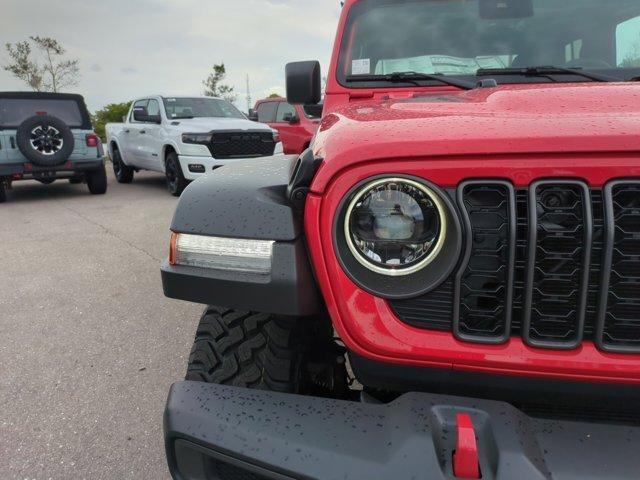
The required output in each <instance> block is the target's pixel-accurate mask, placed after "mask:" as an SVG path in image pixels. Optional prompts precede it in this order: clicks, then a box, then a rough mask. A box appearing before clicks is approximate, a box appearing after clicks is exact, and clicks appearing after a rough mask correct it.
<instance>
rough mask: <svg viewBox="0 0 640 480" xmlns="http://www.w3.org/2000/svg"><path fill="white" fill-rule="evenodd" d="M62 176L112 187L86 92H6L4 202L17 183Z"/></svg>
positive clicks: (1, 160) (0, 120)
mask: <svg viewBox="0 0 640 480" xmlns="http://www.w3.org/2000/svg"><path fill="white" fill-rule="evenodd" d="M60 179H68V180H69V181H70V182H71V183H81V182H82V181H83V180H84V181H86V183H87V186H88V187H89V191H90V192H91V193H92V194H103V193H105V192H106V191H107V176H106V172H105V167H104V152H103V149H102V143H101V142H100V139H99V138H98V136H97V135H96V134H95V133H94V131H93V127H92V126H91V117H90V116H89V112H88V110H87V107H86V105H85V103H84V99H83V98H82V96H80V95H71V94H63V93H34V92H0V203H1V202H5V201H6V200H7V188H8V187H10V186H11V184H12V183H13V182H17V181H20V180H37V181H39V182H40V183H43V184H45V185H48V184H50V183H53V182H55V181H56V180H60Z"/></svg>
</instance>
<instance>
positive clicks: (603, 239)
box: [391, 180, 640, 351]
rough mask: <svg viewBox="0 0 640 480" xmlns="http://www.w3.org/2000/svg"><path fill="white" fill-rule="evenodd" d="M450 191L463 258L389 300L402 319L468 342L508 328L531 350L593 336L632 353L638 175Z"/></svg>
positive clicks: (639, 265) (639, 249)
mask: <svg viewBox="0 0 640 480" xmlns="http://www.w3.org/2000/svg"><path fill="white" fill-rule="evenodd" d="M607 192H608V193H607ZM457 197H458V199H457V200H458V206H459V208H460V211H461V213H462V217H463V220H465V221H464V222H463V223H464V224H465V230H466V233H465V237H466V239H467V245H466V255H465V258H463V259H462V260H461V262H460V266H459V268H458V272H457V274H456V275H455V276H453V277H452V278H451V279H449V280H448V281H447V282H446V283H445V284H444V285H442V286H441V287H439V288H438V289H437V290H435V291H433V292H430V293H427V294H425V295H423V296H421V297H419V298H414V299H409V300H403V301H392V302H391V305H392V307H393V308H394V310H395V312H396V314H397V315H398V317H399V318H400V319H401V320H403V321H405V322H407V323H410V324H411V325H413V326H417V327H419V328H424V329H429V330H440V331H444V330H446V331H452V332H454V333H455V335H456V336H457V337H459V338H461V339H463V340H468V341H473V342H485V343H487V342H493V343H498V342H501V341H504V340H506V338H507V337H508V336H516V335H517V336H521V337H522V338H523V339H524V340H525V341H527V342H528V343H529V344H531V345H533V346H536V347H540V348H574V347H577V346H578V345H579V344H580V342H582V341H583V340H595V341H597V343H598V345H599V346H600V347H601V348H603V349H607V350H615V351H640V181H627V182H618V183H612V184H610V185H609V186H608V187H607V189H605V190H604V192H603V190H601V189H588V188H587V187H586V185H585V184H584V183H582V182H577V181H571V180H566V181H564V180H563V181H544V182H538V183H536V184H534V185H532V187H531V189H522V190H517V191H515V192H513V190H512V188H511V186H510V185H509V184H508V183H505V182H498V181H489V180H487V181H473V182H467V183H465V184H463V185H461V186H460V187H459V189H458V192H457ZM505 202H506V203H505ZM605 211H608V212H609V213H608V215H606V212H605ZM605 217H607V218H608V219H607V220H605ZM609 265H610V267H609ZM510 268H513V272H512V273H511V271H510ZM603 272H611V273H610V275H603ZM452 289H453V292H454V294H453V295H452V294H450V293H451V290H452ZM603 292H609V293H608V294H605V293H603ZM449 315H450V316H449Z"/></svg>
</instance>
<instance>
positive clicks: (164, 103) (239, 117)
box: [160, 96, 247, 121]
mask: <svg viewBox="0 0 640 480" xmlns="http://www.w3.org/2000/svg"><path fill="white" fill-rule="evenodd" d="M160 98H161V99H162V108H163V110H164V114H165V116H166V117H167V120H169V121H172V120H187V119H192V118H234V119H236V120H246V119H247V117H246V115H245V114H244V113H242V112H241V111H240V110H239V109H238V107H236V106H235V105H234V104H233V103H231V102H229V101H228V100H225V99H224V98H217V97H197V96H194V97H185V96H170V97H169V96H168V97H160ZM169 99H176V100H198V101H214V102H220V103H224V104H226V105H227V106H229V107H231V109H232V110H233V111H235V113H237V116H227V115H223V116H214V117H210V116H206V117H205V116H190V117H171V116H169V114H168V113H167V101H168V100H169Z"/></svg>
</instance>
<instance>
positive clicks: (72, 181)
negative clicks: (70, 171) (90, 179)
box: [69, 176, 82, 185]
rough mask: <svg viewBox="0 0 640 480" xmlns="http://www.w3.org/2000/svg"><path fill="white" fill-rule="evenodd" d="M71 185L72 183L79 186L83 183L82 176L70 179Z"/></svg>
mask: <svg viewBox="0 0 640 480" xmlns="http://www.w3.org/2000/svg"><path fill="white" fill-rule="evenodd" d="M69 183H70V184H71V185H78V184H80V183H82V177H80V176H78V177H71V178H70V179H69Z"/></svg>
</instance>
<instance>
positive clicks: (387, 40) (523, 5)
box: [338, 0, 640, 86]
mask: <svg viewBox="0 0 640 480" xmlns="http://www.w3.org/2000/svg"><path fill="white" fill-rule="evenodd" d="M552 65H554V66H561V67H565V68H581V69H583V70H584V71H600V72H607V73H608V74H609V75H611V76H613V77H615V78H620V79H630V78H632V77H636V76H638V75H640V1H638V0H607V1H602V0H413V1H403V0H395V1H393V0H361V1H360V2H357V3H356V4H354V6H353V7H352V8H351V11H350V12H349V17H348V19H347V23H346V28H345V32H344V38H343V41H342V44H341V55H340V61H339V66H338V80H339V81H340V83H342V84H343V85H344V84H346V80H347V79H349V80H351V81H353V80H354V79H353V78H350V77H353V76H357V75H369V76H370V75H385V74H391V73H396V72H417V73H424V74H443V75H451V76H475V75H476V73H477V71H478V70H480V69H506V68H523V69H524V68H526V67H534V66H552ZM356 80H357V78H356ZM496 80H498V81H506V80H505V79H503V78H500V79H498V78H496ZM552 80H553V81H576V80H575V79H574V77H573V76H572V75H568V76H567V75H565V76H564V77H562V76H558V77H553V79H552ZM582 80H583V81H584V80H585V79H584V78H583V79H582ZM508 81H509V82H512V81H514V80H513V78H509V79H508ZM515 81H527V82H530V81H532V79H531V78H525V77H524V76H523V78H521V79H520V80H515ZM533 81H536V82H541V81H551V79H549V78H542V77H539V78H535V79H533ZM362 83H370V79H369V80H368V82H367V81H363V82H362ZM349 85H350V86H353V83H349ZM356 86H357V84H356Z"/></svg>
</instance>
